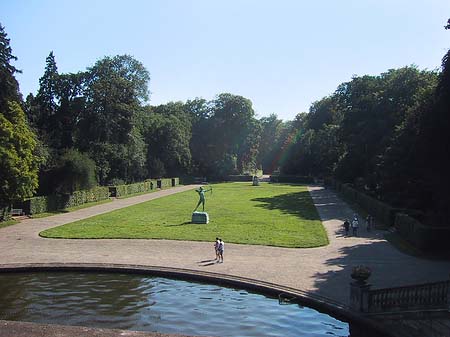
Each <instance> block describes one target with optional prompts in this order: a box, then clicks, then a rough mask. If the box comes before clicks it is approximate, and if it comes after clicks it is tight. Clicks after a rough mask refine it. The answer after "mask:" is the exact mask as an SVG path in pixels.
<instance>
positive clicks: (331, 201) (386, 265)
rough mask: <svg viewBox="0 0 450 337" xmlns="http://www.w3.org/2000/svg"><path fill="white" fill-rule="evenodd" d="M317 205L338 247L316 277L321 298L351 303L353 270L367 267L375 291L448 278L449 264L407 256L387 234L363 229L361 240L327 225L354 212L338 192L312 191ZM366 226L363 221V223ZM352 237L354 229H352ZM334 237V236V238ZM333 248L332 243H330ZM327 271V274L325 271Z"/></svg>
mask: <svg viewBox="0 0 450 337" xmlns="http://www.w3.org/2000/svg"><path fill="white" fill-rule="evenodd" d="M311 195H312V197H313V200H314V203H315V205H316V207H317V209H318V211H319V214H320V216H321V218H322V221H324V222H325V223H324V225H325V227H327V230H328V234H329V236H330V240H331V241H335V242H334V244H335V245H337V246H338V248H336V252H333V253H332V254H331V255H332V257H329V258H328V259H326V260H325V261H324V262H323V263H322V264H321V265H320V266H318V269H319V270H320V271H318V272H316V273H315V274H314V276H313V278H314V288H315V289H316V290H314V291H312V292H313V293H317V294H318V295H320V296H325V297H327V298H330V299H333V300H335V301H338V302H340V303H344V304H348V303H349V298H350V282H352V279H351V277H350V275H351V272H352V269H353V267H355V266H357V265H364V266H367V267H369V268H370V269H371V271H372V275H371V277H370V279H369V283H370V284H372V286H373V288H374V289H376V288H389V287H399V286H406V285H414V284H420V283H428V282H435V281H443V280H447V279H448V270H450V261H448V260H447V261H442V260H429V259H426V258H421V257H416V256H412V255H407V254H405V253H403V252H401V251H399V250H398V249H397V248H396V247H394V246H393V245H392V244H391V243H389V242H388V241H386V240H385V239H384V233H385V232H384V231H380V230H371V231H370V232H368V231H367V230H366V228H365V226H361V227H360V228H359V231H358V237H359V238H361V240H354V239H352V238H348V239H347V238H345V237H343V236H345V235H344V234H345V231H344V229H343V227H342V226H341V227H336V225H335V224H334V225H333V224H332V222H330V223H329V225H328V224H327V223H326V221H328V220H340V221H343V220H344V219H345V218H347V217H348V216H349V213H350V215H351V213H352V212H353V211H352V210H351V209H350V208H349V207H348V206H347V205H346V204H345V202H343V201H342V200H340V199H339V198H338V197H337V196H336V194H335V193H333V192H332V191H328V190H323V189H322V190H315V191H311ZM362 223H363V222H362ZM350 234H351V229H350ZM333 236H334V237H333ZM331 244H332V245H333V242H332V243H331ZM323 270H327V271H323Z"/></svg>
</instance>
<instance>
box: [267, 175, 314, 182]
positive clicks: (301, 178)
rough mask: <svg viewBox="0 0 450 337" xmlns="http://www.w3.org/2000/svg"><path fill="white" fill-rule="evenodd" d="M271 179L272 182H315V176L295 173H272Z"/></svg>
mask: <svg viewBox="0 0 450 337" xmlns="http://www.w3.org/2000/svg"><path fill="white" fill-rule="evenodd" d="M270 181H271V182H272V183H294V184H313V183H314V177H310V176H293V175H272V176H270Z"/></svg>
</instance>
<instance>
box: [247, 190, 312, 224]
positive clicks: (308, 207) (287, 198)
mask: <svg viewBox="0 0 450 337" xmlns="http://www.w3.org/2000/svg"><path fill="white" fill-rule="evenodd" d="M251 201H257V202H259V203H260V204H257V205H255V207H262V208H264V209H268V210H280V211H281V212H283V213H286V214H292V215H295V216H298V217H299V218H302V219H307V220H320V218H319V215H318V214H317V211H316V208H315V207H314V204H313V202H312V200H311V197H310V195H309V192H308V191H302V192H294V193H286V194H281V195H277V196H274V197H267V198H255V199H251Z"/></svg>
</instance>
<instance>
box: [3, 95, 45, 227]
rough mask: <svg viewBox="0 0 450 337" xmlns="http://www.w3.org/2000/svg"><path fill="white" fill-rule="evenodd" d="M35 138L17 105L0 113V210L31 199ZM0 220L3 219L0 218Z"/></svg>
mask: <svg viewBox="0 0 450 337" xmlns="http://www.w3.org/2000/svg"><path fill="white" fill-rule="evenodd" d="M35 146H36V141H35V135H34V133H33V132H32V131H31V129H30V128H29V126H28V124H27V122H26V118H25V113H24V112H23V110H22V108H21V107H20V105H19V104H18V103H17V102H9V103H8V104H7V108H6V110H2V111H0V208H4V207H5V206H6V207H8V206H9V205H10V204H11V203H12V202H13V201H17V200H22V199H23V198H26V197H31V196H32V194H33V192H34V191H35V190H36V188H37V186H38V176H37V172H38V163H39V158H37V156H36V155H35V154H34V149H35ZM0 220H2V219H0Z"/></svg>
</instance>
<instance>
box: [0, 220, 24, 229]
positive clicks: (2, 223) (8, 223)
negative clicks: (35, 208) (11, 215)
mask: <svg viewBox="0 0 450 337" xmlns="http://www.w3.org/2000/svg"><path fill="white" fill-rule="evenodd" d="M19 222H20V221H18V220H14V219H12V220H8V221H0V228H3V227H8V226H12V225H15V224H18V223H19Z"/></svg>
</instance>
